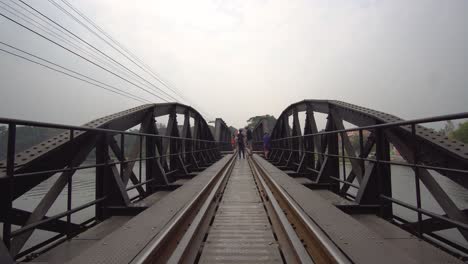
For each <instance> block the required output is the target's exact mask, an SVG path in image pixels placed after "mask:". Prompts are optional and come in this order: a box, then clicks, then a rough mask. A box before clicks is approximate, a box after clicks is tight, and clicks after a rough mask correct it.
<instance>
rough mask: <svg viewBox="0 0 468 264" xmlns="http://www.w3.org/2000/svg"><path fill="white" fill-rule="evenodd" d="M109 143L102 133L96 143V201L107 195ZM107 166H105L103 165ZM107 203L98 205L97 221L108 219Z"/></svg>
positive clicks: (105, 135)
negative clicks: (106, 213) (106, 212)
mask: <svg viewBox="0 0 468 264" xmlns="http://www.w3.org/2000/svg"><path fill="white" fill-rule="evenodd" d="M108 157H109V142H108V136H107V134H106V133H101V135H99V136H98V141H97V143H96V165H98V167H96V199H100V198H102V197H104V196H105V195H106V186H105V185H106V184H107V183H108V179H107V178H108V175H107V174H108V171H109V165H108V163H109V159H108ZM102 164H105V165H102ZM104 207H105V203H104V201H101V202H99V203H97V204H96V208H95V210H96V220H98V221H102V220H104V219H105V218H106V215H105V210H104V209H105V208H104Z"/></svg>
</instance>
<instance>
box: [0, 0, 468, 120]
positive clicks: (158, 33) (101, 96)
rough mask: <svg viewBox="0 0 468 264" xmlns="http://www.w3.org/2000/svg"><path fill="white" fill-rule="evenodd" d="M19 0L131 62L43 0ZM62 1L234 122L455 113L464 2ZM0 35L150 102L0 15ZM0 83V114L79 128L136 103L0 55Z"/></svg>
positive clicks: (467, 77)
mask: <svg viewBox="0 0 468 264" xmlns="http://www.w3.org/2000/svg"><path fill="white" fill-rule="evenodd" d="M1 1H3V2H7V3H10V2H13V1H16V0H1ZM26 2H28V3H30V4H31V5H32V6H34V7H36V8H37V9H38V10H41V11H42V12H44V13H45V14H47V15H49V16H50V17H51V18H53V19H56V20H57V21H60V23H62V24H63V25H66V26H67V27H69V28H70V29H71V30H73V31H74V32H77V33H78V34H80V36H83V38H84V39H87V40H89V41H90V42H92V43H94V44H95V45H96V46H97V47H99V48H101V49H102V50H103V51H104V52H106V53H108V54H110V55H113V56H115V57H116V58H117V59H118V60H119V61H122V62H125V64H126V65H130V66H131V64H129V63H128V61H124V60H123V58H122V57H121V56H118V55H117V54H115V53H114V52H113V51H112V50H111V49H110V48H109V47H108V46H106V45H105V44H103V43H102V42H101V41H98V40H97V39H96V38H95V37H94V36H92V35H90V34H89V33H88V32H87V31H85V30H83V28H81V27H80V26H79V25H77V24H76V23H74V22H73V21H72V20H71V19H69V18H68V17H66V16H65V15H64V14H63V13H61V12H60V11H59V10H58V9H56V8H55V7H54V6H53V5H52V4H51V3H50V2H48V1H45V0H44V1H32V0H28V1H26ZM57 2H58V3H59V4H62V3H61V2H60V1H57ZM69 2H70V3H72V4H73V5H74V6H76V7H77V8H79V9H80V10H81V11H83V12H84V13H85V14H87V15H88V16H89V17H90V18H92V19H93V20H94V21H95V22H97V24H99V25H100V26H101V27H102V28H104V29H105V30H106V31H107V32H108V33H109V34H110V35H112V36H114V37H115V38H116V39H117V40H119V41H120V42H122V43H123V44H124V45H125V46H126V47H128V48H129V49H130V50H131V51H133V52H134V53H135V54H137V55H138V56H139V57H140V58H141V59H142V60H143V61H144V62H145V63H147V64H149V65H150V66H151V67H152V68H153V69H154V70H155V71H156V72H157V73H158V74H159V76H160V77H161V78H162V79H164V80H165V81H167V82H168V83H171V84H172V85H173V86H174V87H176V88H177V89H178V90H180V91H182V93H183V95H184V96H185V97H186V98H188V99H189V100H190V102H191V103H195V104H196V105H197V106H201V110H203V111H204V112H206V113H207V114H208V115H209V116H210V117H222V118H223V119H224V120H225V121H226V122H227V123H228V124H230V125H235V126H237V127H239V126H242V125H244V124H245V120H247V119H248V118H249V117H251V116H254V115H262V114H273V115H275V116H278V115H279V113H280V112H281V111H282V110H283V109H284V108H285V107H287V106H288V105H289V104H291V103H294V102H296V101H300V100H303V99H337V100H342V101H346V102H349V103H354V104H358V105H362V106H365V107H369V108H374V109H376V110H381V111H384V112H388V113H391V114H394V115H397V116H400V117H402V118H406V119H408V118H416V117H425V116H431V115H438V114H447V113H454V112H464V111H467V106H466V102H467V99H468V50H467V49H468V48H467V47H468V18H467V16H466V14H468V1H465V0H463V1H461V0H460V1H455V0H453V1H430V0H427V1H417V0H414V1H402V0H401V1H400V0H375V1H349V0H346V1H345V0H334V1H333V0H332V1H329V0H328V1H325V0H323V1H295V0H289V1H284V0H283V1H279V0H278V1H275V0H271V1H270V0H257V1H252V0H249V1H220V0H214V1H210V0H201V1H182V0H172V1H153V0H139V1H123V0H120V1H117V0H99V1H95V0H69ZM62 5H63V4H62ZM0 12H1V13H5V14H7V13H6V12H5V11H4V10H3V9H0ZM0 41H3V42H6V43H10V44H13V45H15V46H18V47H21V48H23V49H26V50H28V51H31V52H34V53H35V54H39V55H41V56H44V57H47V58H48V59H52V60H54V61H57V62H60V63H62V64H64V65H67V66H68V67H71V68H73V69H76V70H79V71H82V72H85V73H87V74H90V75H92V76H94V77H96V78H99V79H100V80H103V81H106V82H109V83H112V84H114V85H116V86H119V87H122V88H124V89H126V90H128V91H129V92H132V93H135V94H138V95H139V96H143V97H145V98H147V99H149V100H152V101H155V102H157V100H156V98H155V97H152V96H151V95H149V94H145V93H144V92H141V91H138V89H135V88H134V87H131V85H128V84H126V83H125V82H122V81H120V80H118V79H116V78H114V77H113V76H111V75H109V74H107V73H105V72H103V71H101V70H99V69H97V68H96V67H94V66H91V65H89V64H87V63H86V62H84V61H82V60H80V59H78V58H77V57H75V56H73V55H70V54H68V53H67V52H64V51H63V50H60V49H59V48H57V47H56V46H54V45H51V44H49V43H47V41H44V40H41V39H39V38H38V37H36V36H34V35H33V34H31V33H30V32H27V31H26V30H24V29H21V28H19V27H18V26H15V25H14V24H12V23H11V22H10V21H7V20H6V19H3V18H0ZM0 48H2V47H1V45H0ZM130 66H129V67H130ZM132 69H135V70H138V69H137V68H135V67H133V66H132ZM0 80H1V83H0V116H6V117H15V118H23V119H34V120H41V121H53V122H64V123H71V124H80V123H84V122H86V121H89V120H91V119H93V118H96V117H99V116H102V115H105V114H109V113H112V112H116V111H120V110H124V109H126V108H129V107H132V106H135V105H137V104H139V103H137V102H134V101H131V100H128V99H125V98H122V97H119V96H116V95H113V94H110V93H108V92H105V91H101V90H99V89H97V88H96V87H93V86H90V85H88V84H84V83H82V82H79V81H75V80H72V79H70V78H68V77H66V76H62V75H60V74H56V73H52V72H50V71H49V70H46V69H42V68H40V67H38V66H35V65H31V64H30V63H26V62H23V61H20V60H18V59H16V58H12V57H11V56H9V55H5V54H4V53H1V52H0ZM155 83H156V82H155ZM158 85H159V86H160V84H158Z"/></svg>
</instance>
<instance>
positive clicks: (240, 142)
mask: <svg viewBox="0 0 468 264" xmlns="http://www.w3.org/2000/svg"><path fill="white" fill-rule="evenodd" d="M237 151H238V152H239V159H240V158H241V153H242V158H244V159H245V136H244V133H243V131H242V128H241V129H239V134H237Z"/></svg>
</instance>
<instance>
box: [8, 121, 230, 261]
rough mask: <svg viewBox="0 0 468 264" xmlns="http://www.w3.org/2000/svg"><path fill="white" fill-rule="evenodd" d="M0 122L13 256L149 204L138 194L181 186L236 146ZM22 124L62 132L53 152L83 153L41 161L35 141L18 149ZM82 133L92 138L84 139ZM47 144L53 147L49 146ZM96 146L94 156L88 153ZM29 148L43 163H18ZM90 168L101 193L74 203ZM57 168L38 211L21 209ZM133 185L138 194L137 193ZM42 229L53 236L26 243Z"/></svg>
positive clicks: (139, 134) (84, 128) (99, 130)
mask: <svg viewBox="0 0 468 264" xmlns="http://www.w3.org/2000/svg"><path fill="white" fill-rule="evenodd" d="M0 124H4V125H6V126H7V129H6V130H2V133H3V135H7V140H6V146H4V148H1V147H0V151H2V149H3V150H4V151H5V152H6V159H5V161H4V162H1V161H0V186H1V191H0V214H1V217H0V221H1V222H2V224H3V233H2V234H3V235H2V237H3V242H4V244H5V246H6V248H7V249H8V250H9V252H10V255H11V256H13V257H14V258H15V259H19V258H22V257H25V256H27V255H28V254H31V253H32V252H37V251H38V250H40V251H46V250H47V248H51V247H53V246H55V245H57V244H58V243H61V242H63V241H64V240H66V239H69V238H71V237H73V236H74V235H76V234H78V233H80V232H82V231H84V230H86V229H87V228H89V227H91V226H93V225H94V224H96V223H98V222H100V221H103V220H105V219H106V218H108V217H110V216H113V215H135V214H137V213H139V212H141V211H142V210H144V209H145V208H146V207H145V206H142V205H139V204H138V201H140V200H142V199H143V198H145V197H147V196H149V195H151V194H152V193H155V192H157V191H159V190H173V189H175V188H177V187H178V185H176V184H173V182H174V181H176V180H177V179H184V178H190V177H192V176H193V174H192V172H197V171H200V170H203V169H204V168H205V167H207V166H209V165H211V164H212V163H214V162H215V161H216V160H218V159H219V158H220V157H221V153H220V150H226V149H229V148H230V142H219V141H214V140H204V139H196V138H186V137H174V136H165V135H158V134H149V133H140V132H132V131H120V130H114V129H105V128H90V127H83V126H69V125H61V124H52V123H45V122H35V121H24V120H16V119H7V118H0ZM22 126H24V127H41V128H48V129H59V130H61V131H64V132H63V133H61V134H59V135H57V136H56V137H54V138H56V139H57V140H56V141H54V142H55V143H52V144H54V146H50V147H53V148H55V149H53V150H50V151H62V152H63V153H71V152H73V153H77V155H63V160H61V157H60V155H59V157H55V158H54V160H47V159H45V158H44V159H43V160H41V157H40V156H41V155H43V154H44V153H41V152H42V150H37V149H38V147H37V146H35V147H32V148H31V151H29V150H26V151H23V152H21V154H17V150H16V145H17V136H18V135H17V128H19V127H22ZM188 134H190V132H188ZM84 137H86V140H83V138H84ZM90 139H91V140H90ZM130 139H133V140H132V141H133V143H134V144H133V146H131V149H127V148H129V147H126V141H127V140H130ZM85 142H86V144H84V143H85ZM89 142H91V143H89ZM55 144H57V145H58V146H57V145H55ZM40 145H44V143H43V144H40ZM44 146H45V149H49V147H48V146H47V145H44ZM44 146H43V147H44ZM39 149H41V148H39ZM93 150H94V152H95V155H94V157H93V155H92V154H90V153H92V152H93ZM21 155H22V156H21ZM25 155H30V156H31V157H32V156H35V157H34V158H35V160H33V161H31V163H32V162H34V163H35V164H33V165H34V166H33V165H31V166H32V167H34V168H39V169H37V170H34V171H31V170H28V166H30V164H29V163H25V164H23V165H19V164H18V163H17V161H18V160H19V159H26V158H31V157H25ZM38 156H39V157H38ZM77 156H78V157H77ZM90 159H92V160H90ZM44 161H46V162H54V163H55V162H56V163H57V164H58V165H57V168H54V169H50V168H51V167H50V166H47V168H48V169H45V170H42V169H40V168H41V166H40V163H41V162H44ZM91 162H92V163H91ZM136 163H138V167H139V168H138V175H136V174H135V172H134V170H133V168H134V166H135V164H136ZM38 164H39V165H38ZM88 169H94V170H95V180H94V181H93V184H94V185H95V199H93V200H92V201H89V202H86V203H83V204H80V205H79V206H75V207H73V206H72V200H73V197H74V192H76V191H79V190H75V191H74V188H73V180H72V179H73V177H72V176H73V174H74V173H75V172H77V171H81V170H88ZM56 174H59V175H60V176H59V177H58V179H57V180H56V181H55V182H54V184H52V185H51V186H48V188H49V189H48V190H47V192H46V194H45V195H44V197H43V198H42V199H41V201H40V202H39V204H38V205H37V207H36V208H35V209H34V210H32V211H31V212H29V211H27V210H25V209H20V208H15V206H14V204H13V203H14V201H15V200H16V199H18V198H20V197H21V196H22V195H24V194H25V193H26V192H27V191H29V190H30V189H31V188H33V187H34V186H36V185H37V184H40V183H42V182H44V181H45V180H47V179H49V178H50V177H51V176H53V175H56ZM32 182H34V183H32ZM65 186H68V187H67V189H66V190H67V191H66V209H65V210H63V211H62V212H60V213H57V214H54V215H51V216H46V213H47V211H48V210H49V209H50V208H51V207H52V206H53V205H54V203H55V202H56V201H57V198H58V196H59V194H60V193H61V192H62V189H63V188H64V187H65ZM135 190H136V192H137V194H136V195H135V196H133V197H131V195H132V193H135ZM92 206H94V207H95V212H94V214H93V215H92V217H90V218H88V219H86V220H84V221H81V222H80V223H75V221H72V216H73V215H74V214H76V213H78V212H81V211H83V210H85V209H87V208H90V207H92ZM36 229H40V230H46V231H50V232H53V233H54V235H53V236H49V237H48V238H46V239H41V240H40V242H35V243H33V245H29V246H25V245H27V244H26V242H27V241H28V239H29V238H30V237H31V235H32V233H33V231H34V230H36ZM30 244H31V243H30ZM25 248H26V249H25Z"/></svg>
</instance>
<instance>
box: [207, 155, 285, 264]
mask: <svg viewBox="0 0 468 264" xmlns="http://www.w3.org/2000/svg"><path fill="white" fill-rule="evenodd" d="M199 263H282V259H281V255H280V252H279V249H278V244H277V242H276V240H275V238H274V236H273V231H272V229H271V226H270V223H269V221H268V217H267V214H266V212H265V209H264V207H263V204H262V202H261V199H260V196H259V194H258V191H257V188H256V185H255V182H254V179H253V175H252V172H251V171H250V167H249V165H248V163H247V161H246V160H239V161H238V162H237V164H236V167H235V168H234V170H233V172H232V175H231V177H230V179H229V182H228V184H227V186H226V189H225V192H224V195H223V198H222V201H221V203H220V206H219V208H218V211H217V213H216V216H215V218H214V222H213V224H212V226H211V229H210V231H209V233H208V238H207V240H206V242H205V245H204V247H203V252H202V254H201V257H200V261H199Z"/></svg>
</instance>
